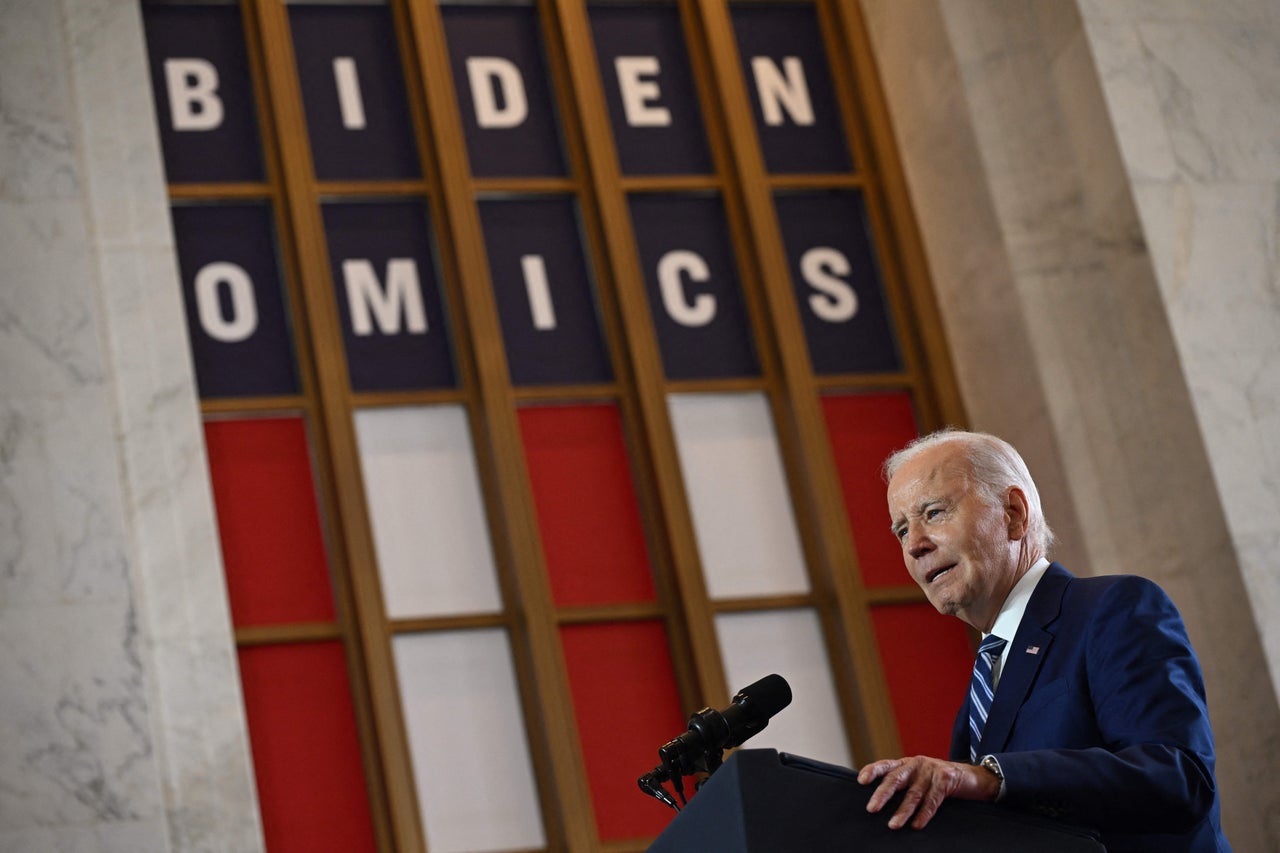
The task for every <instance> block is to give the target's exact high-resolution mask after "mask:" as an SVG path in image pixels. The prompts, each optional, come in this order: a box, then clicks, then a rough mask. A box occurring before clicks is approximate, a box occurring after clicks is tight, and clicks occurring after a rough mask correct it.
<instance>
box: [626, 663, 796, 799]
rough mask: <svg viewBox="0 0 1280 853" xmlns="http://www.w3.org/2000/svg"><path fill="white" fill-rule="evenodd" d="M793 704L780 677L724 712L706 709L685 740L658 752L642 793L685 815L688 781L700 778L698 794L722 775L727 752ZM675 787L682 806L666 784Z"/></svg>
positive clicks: (750, 689) (752, 688) (745, 692)
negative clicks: (685, 785) (690, 777)
mask: <svg viewBox="0 0 1280 853" xmlns="http://www.w3.org/2000/svg"><path fill="white" fill-rule="evenodd" d="M790 703H791V687H790V686H789V685H788V684H787V682H786V679H784V678H783V677H782V676H780V675H767V676H765V677H764V678H762V679H760V680H759V681H757V682H755V683H754V684H750V685H748V686H747V687H744V688H742V689H741V690H739V691H738V693H737V695H735V696H734V697H733V702H732V704H730V705H729V707H728V708H726V709H725V710H724V711H715V710H713V709H711V708H703V709H702V710H701V711H698V712H697V713H695V714H694V715H693V716H691V717H690V718H689V728H688V730H687V731H685V732H684V733H683V734H681V735H679V736H677V737H675V738H673V739H671V740H669V741H667V742H666V743H665V744H663V745H662V746H660V747H659V748H658V758H659V759H660V762H661V763H659V764H658V766H657V767H655V768H653V769H652V770H650V771H649V772H648V773H646V774H644V775H643V776H641V777H640V778H639V779H637V780H636V781H637V783H638V784H639V786H640V790H641V791H644V793H645V794H647V795H648V796H650V797H653V798H654V799H656V800H658V802H660V803H663V804H664V805H667V806H670V807H671V808H673V809H675V810H676V811H680V808H681V806H682V805H686V804H687V803H688V800H687V799H686V798H685V794H684V781H683V780H684V777H685V776H692V775H695V774H696V775H697V776H698V779H697V781H696V782H695V784H694V790H697V789H698V788H701V787H702V785H703V784H704V783H705V782H706V781H707V779H709V778H710V777H711V774H712V773H715V772H716V770H718V769H720V766H721V765H722V764H723V763H724V751H725V750H726V749H731V748H733V747H737V746H741V745H742V743H743V742H744V741H745V740H747V738H750V737H752V736H753V735H755V734H758V733H759V732H760V731H762V730H763V729H764V728H765V726H767V725H769V718H770V717H772V716H773V715H774V714H776V713H778V712H779V711H781V710H782V709H783V708H785V707H786V706H787V705H789V704H790ZM665 782H671V783H672V785H673V787H674V788H675V792H676V796H678V797H679V799H680V802H679V803H678V804H677V802H676V800H675V799H673V798H672V797H671V795H670V794H669V793H668V792H667V790H666V788H664V787H663V783H665Z"/></svg>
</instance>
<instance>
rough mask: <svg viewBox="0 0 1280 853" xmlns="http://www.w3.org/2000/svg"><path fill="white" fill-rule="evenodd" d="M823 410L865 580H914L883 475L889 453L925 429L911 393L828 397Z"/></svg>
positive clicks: (895, 582) (882, 582)
mask: <svg viewBox="0 0 1280 853" xmlns="http://www.w3.org/2000/svg"><path fill="white" fill-rule="evenodd" d="M822 410H823V414H824V416H825V418H826V422H827V434H828V436H830V439H831V452H832V455H833V456H834V457H835V462H836V470H837V472H838V473H839V475H840V487H841V490H842V491H843V492H844V506H845V511H846V512H847V513H848V515H849V529H850V530H851V531H852V533H853V543H854V547H855V548H856V549H857V552H858V566H859V568H860V569H861V571H862V582H863V583H864V584H865V585H867V586H869V587H877V586H880V587H883V586H902V585H904V584H911V583H912V582H913V581H912V580H911V576H910V575H908V574H907V570H906V568H905V567H904V566H903V563H902V549H901V548H900V547H899V545H898V541H897V540H896V539H894V538H893V534H891V533H890V532H889V510H888V508H887V503H886V499H885V483H884V481H883V480H882V479H881V478H880V466H881V465H882V464H883V463H884V460H885V457H886V456H888V455H889V454H890V453H892V452H893V451H895V450H898V449H899V448H901V447H902V446H903V445H905V444H907V442H909V441H911V440H912V439H913V438H915V437H916V436H917V435H918V434H919V433H918V432H917V429H916V417H915V411H914V410H913V409H912V406H911V397H910V395H908V394H906V393H902V392H895V393H885V394H849V395H847V396H829V397H823V398H822Z"/></svg>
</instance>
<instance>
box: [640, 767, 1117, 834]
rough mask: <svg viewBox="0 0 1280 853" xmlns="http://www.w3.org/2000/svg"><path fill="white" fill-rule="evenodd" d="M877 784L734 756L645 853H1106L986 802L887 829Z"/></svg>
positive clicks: (947, 805) (951, 806)
mask: <svg viewBox="0 0 1280 853" xmlns="http://www.w3.org/2000/svg"><path fill="white" fill-rule="evenodd" d="M874 790H875V786H874V785H860V784H858V781H857V774H856V773H854V771H852V770H850V769H848V768H847V767H839V766H836V765H834V764H825V763H823V762H820V761H814V760H813V759H809V758H802V757H800V756H794V755H788V754H786V753H779V752H777V751H775V750H772V749H742V750H738V751H737V752H735V753H733V754H732V755H731V756H730V757H729V759H728V760H727V761H726V762H725V763H724V765H723V766H722V767H721V768H720V769H719V770H717V771H716V772H715V774H713V775H712V776H711V778H710V779H708V780H707V782H706V783H705V784H704V785H703V786H702V788H701V789H700V790H699V791H698V793H697V794H696V795H695V796H693V797H692V798H690V800H689V804H688V805H687V806H685V808H684V810H683V811H681V812H680V814H678V815H677V816H676V818H675V819H674V820H673V821H672V822H671V824H670V825H669V826H668V827H667V828H666V829H665V830H664V831H663V832H662V834H661V835H659V836H658V838H657V840H656V841H654V843H653V844H652V845H650V847H649V851H648V853H825V851H848V853H864V851H865V853H880V851H887V853H903V852H904V851H910V853H929V851H946V853H992V851H998V853H1024V851H1025V853H1105V850H1106V848H1104V847H1103V846H1102V844H1101V843H1100V842H1099V841H1098V839H1097V836H1096V835H1095V834H1093V833H1091V832H1089V831H1088V830H1085V829H1080V828H1077V827H1072V826H1068V825H1065V824H1061V823H1058V822H1055V821H1050V820H1048V819H1044V818H1038V817H1035V816H1033V815H1026V814H1022V813H1019V812H1015V811H1012V810H1010V809H1006V808H1002V807H1000V806H997V805H995V804H993V803H974V802H965V801H963V800H947V801H946V802H944V803H943V804H942V806H941V807H940V808H939V809H938V813H937V814H936V815H935V816H934V818H933V820H931V821H930V822H929V825H928V826H926V827H925V828H924V829H919V830H917V829H912V828H910V826H907V827H903V828H902V829H898V830H893V829H889V826H888V822H889V816H890V815H892V814H893V812H894V810H895V809H896V808H897V803H898V801H899V799H900V798H901V795H899V796H898V797H895V798H894V799H893V800H891V801H890V802H889V804H888V805H886V806H885V807H884V809H883V810H881V811H880V812H879V813H877V814H868V813H867V810H866V809H867V801H868V800H870V799H871V793H872V792H873V791H874Z"/></svg>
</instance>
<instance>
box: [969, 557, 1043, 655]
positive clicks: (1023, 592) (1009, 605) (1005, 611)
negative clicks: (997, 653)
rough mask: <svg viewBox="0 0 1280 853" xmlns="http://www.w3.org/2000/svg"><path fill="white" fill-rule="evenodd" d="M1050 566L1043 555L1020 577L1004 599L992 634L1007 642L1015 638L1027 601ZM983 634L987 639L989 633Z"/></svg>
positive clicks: (992, 628)
mask: <svg viewBox="0 0 1280 853" xmlns="http://www.w3.org/2000/svg"><path fill="white" fill-rule="evenodd" d="M1048 568H1049V560H1048V559H1047V558H1045V557H1041V558H1040V559H1039V560H1036V561H1035V562H1034V563H1032V564H1031V568H1029V569H1027V573H1026V574H1025V575H1023V576H1022V577H1020V578H1018V582H1017V583H1016V584H1014V585H1013V589H1011V590H1010V591H1009V597H1008V598H1006V599H1005V600H1004V605H1003V606H1001V608H1000V614H999V615H998V616H996V622H995V624H994V625H992V626H991V633H992V634H995V635H996V636H997V637H1002V638H1003V639H1004V640H1005V641H1006V642H1008V641H1010V640H1012V639H1013V635H1014V634H1016V633H1017V632H1018V625H1020V624H1021V623H1022V614H1023V613H1025V612H1026V610H1027V602H1029V601H1031V593H1033V592H1035V589H1036V584H1038V583H1039V582H1040V578H1041V577H1043V576H1044V573H1045V571H1046V570H1047V569H1048ZM982 636H983V638H984V639H985V638H986V637H987V636H988V635H987V634H983V635H982Z"/></svg>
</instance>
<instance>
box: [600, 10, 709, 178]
mask: <svg viewBox="0 0 1280 853" xmlns="http://www.w3.org/2000/svg"><path fill="white" fill-rule="evenodd" d="M588 14H589V15H590V18H591V33H592V35H593V36H594V37H595V43H596V59H597V61H598V62H599V65H600V76H601V78H602V81H603V83H604V94H605V99H606V100H607V101H608V103H609V120H610V123H611V124H612V125H613V137H614V143H615V145H616V147H617V151H618V160H619V162H620V163H621V166H622V172H623V174H627V175H705V174H709V173H710V172H711V170H712V166H711V155H710V153H709V152H708V150H707V141H706V131H705V130H704V128H703V125H702V112H701V110H699V108H698V92H697V89H696V86H695V83H694V77H693V72H692V71H691V70H690V68H689V57H688V52H687V50H686V46H685V40H684V30H683V28H682V27H681V25H680V11H679V9H677V8H676V7H675V6H674V5H670V4H668V5H643V6H640V5H636V6H614V5H604V4H594V5H592V6H590V8H589V10H588Z"/></svg>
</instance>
